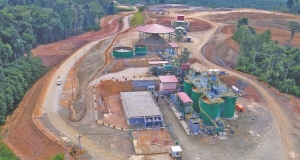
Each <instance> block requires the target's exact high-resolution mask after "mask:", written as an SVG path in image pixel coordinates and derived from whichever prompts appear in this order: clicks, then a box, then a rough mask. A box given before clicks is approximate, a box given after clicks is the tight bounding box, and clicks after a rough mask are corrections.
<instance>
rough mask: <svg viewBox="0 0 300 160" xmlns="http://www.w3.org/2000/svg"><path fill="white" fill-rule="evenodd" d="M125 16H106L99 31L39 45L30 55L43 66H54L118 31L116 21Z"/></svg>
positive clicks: (117, 22)
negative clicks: (84, 47) (90, 43)
mask: <svg viewBox="0 0 300 160" xmlns="http://www.w3.org/2000/svg"><path fill="white" fill-rule="evenodd" d="M127 14H128V13H127ZM127 14H118V15H111V16H107V18H104V19H103V20H101V22H100V25H101V30H100V31H92V32H87V33H85V34H82V35H79V36H76V37H70V38H68V39H66V40H62V41H59V42H55V43H51V44H47V45H39V46H37V47H36V48H34V49H33V50H32V54H33V55H34V56H38V57H40V58H41V59H42V61H43V64H44V65H45V66H54V65H56V64H58V63H60V62H61V61H62V60H64V59H65V58H66V57H68V56H69V55H70V54H72V53H73V52H74V51H76V50H77V49H79V48H80V47H82V46H83V45H85V44H87V43H89V42H91V41H93V40H96V39H101V38H104V37H107V36H110V35H112V34H114V33H116V32H117V31H119V30H120V27H119V21H118V20H119V19H120V17H123V16H125V15H127Z"/></svg>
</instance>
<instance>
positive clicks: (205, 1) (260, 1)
mask: <svg viewBox="0 0 300 160" xmlns="http://www.w3.org/2000/svg"><path fill="white" fill-rule="evenodd" d="M119 2H120V3H125V4H126V3H130V4H137V3H139V4H143V3H145V2H146V3H148V4H155V3H172V4H188V5H196V6H207V7H211V8H216V7H227V8H228V7H229V8H258V9H266V10H271V9H273V7H277V6H280V4H282V3H285V2H286V1H285V0H247V1H241V0H226V1H225V0H146V1H145V0H120V1H119Z"/></svg>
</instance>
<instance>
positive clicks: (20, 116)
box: [1, 15, 124, 159]
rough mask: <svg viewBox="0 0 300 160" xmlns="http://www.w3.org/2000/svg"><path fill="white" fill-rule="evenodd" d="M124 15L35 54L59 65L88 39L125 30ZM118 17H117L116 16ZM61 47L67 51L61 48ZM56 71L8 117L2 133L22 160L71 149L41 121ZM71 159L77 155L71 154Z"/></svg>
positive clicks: (44, 77) (52, 71)
mask: <svg viewBox="0 0 300 160" xmlns="http://www.w3.org/2000/svg"><path fill="white" fill-rule="evenodd" d="M121 16H122V15H116V16H110V17H107V18H105V19H104V20H103V21H102V23H101V24H102V29H103V30H101V31H99V32H89V33H86V34H84V35H81V36H78V37H74V38H70V39H68V40H63V41H60V42H57V43H52V44H49V45H44V46H39V47H37V48H36V49H34V50H33V51H32V52H33V55H35V56H40V57H41V58H43V62H44V64H48V65H55V64H58V63H59V62H60V61H62V60H63V59H64V58H65V57H67V56H68V55H69V54H71V53H73V51H75V50H76V49H77V48H79V47H81V46H80V45H83V44H84V43H86V42H88V41H85V40H86V39H88V40H94V39H97V38H101V37H105V36H108V35H111V34H113V33H115V32H117V31H118V30H119V29H121V28H122V27H121V25H118V24H119V23H118V21H119V18H120V17H121ZM123 16H124V15H123ZM114 17H116V18H115V19H113V18H114ZM103 24H105V25H103ZM67 46H69V48H68V47H67ZM60 47H61V48H63V49H65V50H61V49H60ZM66 50H68V51H66ZM105 59H107V61H108V57H105ZM54 71H55V67H54V68H53V69H52V70H51V71H49V72H48V73H47V74H46V75H45V76H43V77H42V78H41V79H40V80H39V81H37V82H36V83H35V84H34V86H33V87H32V88H31V89H30V90H29V91H28V92H27V93H26V95H25V96H24V98H23V100H22V101H21V103H20V104H19V106H18V108H17V109H16V110H15V112H14V114H13V115H11V116H9V117H8V118H7V123H6V124H5V125H4V126H3V130H2V132H1V135H2V136H3V137H5V138H4V142H5V143H6V144H7V145H8V146H9V147H10V148H11V149H12V150H13V151H14V152H15V153H16V154H17V155H18V156H19V157H20V158H21V159H49V158H51V157H53V156H54V155H56V154H58V153H64V151H67V152H68V150H69V148H67V149H66V150H65V149H64V147H63V144H62V143H61V142H60V140H59V139H56V137H55V136H54V135H53V133H52V132H51V131H49V130H47V129H45V127H44V126H43V124H41V122H40V121H39V120H38V116H41V113H40V107H41V102H42V101H43V100H44V96H45V93H46V90H44V88H47V86H48V85H49V81H48V79H49V77H51V75H52V74H53V73H54ZM70 76H72V75H70ZM66 86H69V84H68V83H67V84H66ZM61 104H62V103H61ZM64 104H65V103H64ZM69 159H73V158H72V157H71V156H69Z"/></svg>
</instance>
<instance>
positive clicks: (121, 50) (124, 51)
mask: <svg viewBox="0 0 300 160" xmlns="http://www.w3.org/2000/svg"><path fill="white" fill-rule="evenodd" d="M113 56H114V57H115V58H116V59H118V58H131V57H133V49H132V47H114V48H113Z"/></svg>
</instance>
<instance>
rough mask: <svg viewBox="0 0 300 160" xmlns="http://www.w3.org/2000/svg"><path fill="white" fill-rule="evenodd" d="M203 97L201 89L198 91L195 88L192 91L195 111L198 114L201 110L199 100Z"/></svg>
mask: <svg viewBox="0 0 300 160" xmlns="http://www.w3.org/2000/svg"><path fill="white" fill-rule="evenodd" d="M200 96H201V93H200V91H199V89H197V88H196V87H193V89H192V96H191V97H192V100H193V110H194V111H195V112H196V113H199V112H200V108H199V98H200Z"/></svg>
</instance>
